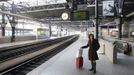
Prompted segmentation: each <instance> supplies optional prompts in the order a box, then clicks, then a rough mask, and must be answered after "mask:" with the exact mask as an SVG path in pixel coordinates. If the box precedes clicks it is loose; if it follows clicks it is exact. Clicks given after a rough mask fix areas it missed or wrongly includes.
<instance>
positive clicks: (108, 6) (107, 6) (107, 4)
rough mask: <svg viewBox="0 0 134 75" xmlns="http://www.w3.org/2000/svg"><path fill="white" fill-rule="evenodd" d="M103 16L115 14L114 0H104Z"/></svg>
mask: <svg viewBox="0 0 134 75" xmlns="http://www.w3.org/2000/svg"><path fill="white" fill-rule="evenodd" d="M103 16H114V0H110V1H103Z"/></svg>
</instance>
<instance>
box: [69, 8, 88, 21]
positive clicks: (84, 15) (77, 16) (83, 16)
mask: <svg viewBox="0 0 134 75" xmlns="http://www.w3.org/2000/svg"><path fill="white" fill-rule="evenodd" d="M81 20H89V11H84V10H83V11H73V12H71V21H81Z"/></svg>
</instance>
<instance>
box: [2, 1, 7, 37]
mask: <svg viewBox="0 0 134 75" xmlns="http://www.w3.org/2000/svg"><path fill="white" fill-rule="evenodd" d="M2 11H5V6H4V3H3V4H2ZM6 24H7V22H6V20H5V14H2V23H1V29H2V36H5V27H6Z"/></svg>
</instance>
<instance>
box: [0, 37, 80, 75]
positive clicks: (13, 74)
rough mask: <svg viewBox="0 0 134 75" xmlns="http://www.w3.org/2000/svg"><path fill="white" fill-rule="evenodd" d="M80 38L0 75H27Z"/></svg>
mask: <svg viewBox="0 0 134 75" xmlns="http://www.w3.org/2000/svg"><path fill="white" fill-rule="evenodd" d="M77 39H78V37H75V38H73V39H72V40H70V41H67V42H66V43H64V44H62V45H60V46H58V47H55V48H53V49H51V50H49V51H47V52H45V53H42V54H40V55H38V56H36V57H34V58H32V59H30V60H27V61H24V62H22V63H20V64H17V65H15V66H13V67H11V68H8V69H6V70H4V71H2V72H1V73H0V75H25V74H27V73H28V72H30V71H31V70H33V69H34V68H36V67H38V66H39V65H41V64H42V63H44V62H45V61H47V60H49V59H50V58H51V57H53V56H54V55H56V54H57V53H59V52H60V51H62V50H63V49H64V48H66V47H67V46H68V45H70V44H71V43H73V42H74V41H76V40H77Z"/></svg>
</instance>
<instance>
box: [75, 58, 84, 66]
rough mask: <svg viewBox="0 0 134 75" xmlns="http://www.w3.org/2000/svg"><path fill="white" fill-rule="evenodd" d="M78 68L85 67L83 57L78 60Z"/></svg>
mask: <svg viewBox="0 0 134 75" xmlns="http://www.w3.org/2000/svg"><path fill="white" fill-rule="evenodd" d="M76 67H77V68H82V67H83V57H82V56H81V57H77V58H76Z"/></svg>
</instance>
